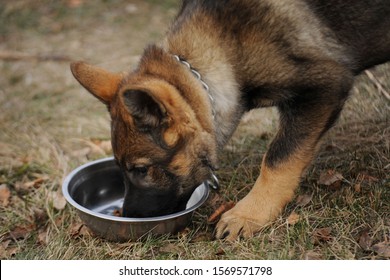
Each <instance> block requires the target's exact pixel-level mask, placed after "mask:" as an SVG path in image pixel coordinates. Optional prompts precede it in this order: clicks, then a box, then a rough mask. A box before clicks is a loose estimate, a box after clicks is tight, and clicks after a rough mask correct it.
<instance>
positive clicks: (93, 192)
mask: <svg viewBox="0 0 390 280" xmlns="http://www.w3.org/2000/svg"><path fill="white" fill-rule="evenodd" d="M124 191H125V186H124V184H123V180H122V175H121V172H120V169H119V167H118V166H117V164H116V163H115V161H114V159H113V158H112V157H110V158H105V159H100V160H97V161H93V162H90V163H87V164H84V165H82V166H80V167H78V168H77V169H75V170H74V171H72V172H71V173H70V174H69V175H68V176H67V177H66V178H65V180H64V183H63V184H62V192H63V194H64V196H65V198H66V200H67V201H68V203H69V204H71V205H72V206H73V207H75V208H76V209H77V211H78V214H79V216H80V218H81V220H82V221H83V222H84V223H85V224H86V225H87V226H88V227H89V228H90V229H91V230H92V231H93V232H94V233H96V234H97V235H99V236H101V237H103V238H106V239H108V240H112V241H127V240H136V239H139V238H140V237H143V236H145V235H146V234H148V233H152V234H155V235H163V234H168V233H177V232H178V231H180V230H182V229H183V228H184V227H185V226H186V225H187V224H188V223H189V221H190V219H191V217H192V214H193V212H194V210H195V209H197V208H198V207H199V206H201V205H202V204H203V203H204V202H205V201H206V199H207V197H208V195H209V187H208V186H207V183H205V184H201V185H200V186H199V187H198V188H196V189H195V191H194V193H193V194H192V196H191V198H190V199H189V201H188V203H187V207H186V209H185V210H183V211H180V212H178V213H174V214H170V215H165V216H159V217H148V218H125V217H117V216H114V213H115V212H116V211H118V210H119V209H121V208H122V204H123V200H124Z"/></svg>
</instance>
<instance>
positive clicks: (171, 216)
mask: <svg viewBox="0 0 390 280" xmlns="http://www.w3.org/2000/svg"><path fill="white" fill-rule="evenodd" d="M113 160H114V157H107V158H102V159H98V160H94V161H90V162H87V163H85V164H83V165H81V166H79V167H77V168H76V169H74V170H73V171H71V172H70V173H69V174H68V175H67V176H66V177H65V179H64V181H63V183H62V194H63V195H64V197H65V199H66V201H67V202H68V203H69V204H71V205H72V206H73V207H74V208H76V209H77V210H78V211H81V212H83V213H86V214H88V215H91V216H94V217H96V218H100V219H104V220H109V221H116V222H125V223H143V222H161V221H166V220H170V219H174V218H178V217H180V216H184V215H186V214H189V213H191V212H193V211H194V210H195V209H197V208H199V207H200V206H201V205H202V204H203V203H204V202H205V201H206V200H207V198H208V196H209V193H210V189H209V186H208V184H207V182H203V183H202V184H200V185H199V186H198V187H197V188H199V187H201V186H203V187H204V188H205V191H204V193H203V194H202V197H201V199H200V200H199V201H198V202H197V203H195V204H194V205H193V206H191V207H190V208H187V209H184V210H182V211H180V212H177V213H173V214H169V215H163V216H157V217H147V218H128V217H116V216H110V215H106V214H101V213H98V212H94V211H92V210H90V209H88V208H86V207H84V206H82V205H80V204H78V203H77V202H76V201H75V200H74V199H73V198H72V196H71V195H70V193H69V183H70V181H71V180H72V179H73V177H74V176H75V175H76V174H77V173H79V172H80V171H81V170H83V169H85V168H87V167H90V166H92V165H96V164H99V163H103V162H108V161H113ZM197 188H196V189H197ZM196 189H195V190H196ZM195 190H194V191H195Z"/></svg>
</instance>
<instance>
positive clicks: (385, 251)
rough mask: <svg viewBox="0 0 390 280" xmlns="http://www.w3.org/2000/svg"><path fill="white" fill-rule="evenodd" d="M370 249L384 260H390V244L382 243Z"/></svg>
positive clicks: (387, 242)
mask: <svg viewBox="0 0 390 280" xmlns="http://www.w3.org/2000/svg"><path fill="white" fill-rule="evenodd" d="M371 249H372V250H373V251H374V252H375V253H377V254H378V255H379V256H381V257H384V258H390V242H389V241H383V242H381V243H377V244H375V245H373V246H372V247H371Z"/></svg>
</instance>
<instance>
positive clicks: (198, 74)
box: [173, 55, 215, 119]
mask: <svg viewBox="0 0 390 280" xmlns="http://www.w3.org/2000/svg"><path fill="white" fill-rule="evenodd" d="M173 57H174V58H175V59H176V60H177V61H179V62H180V63H181V64H183V65H185V66H186V67H187V68H188V69H189V70H190V71H191V73H192V74H193V75H194V76H195V78H197V79H198V80H199V82H200V83H201V84H202V86H203V88H204V90H205V91H206V92H207V95H208V97H209V100H210V103H211V113H212V116H213V119H215V99H214V97H213V96H212V95H211V94H210V88H209V86H208V85H207V84H206V83H205V81H203V79H202V75H200V73H199V72H198V71H196V70H195V69H194V68H192V66H191V64H189V63H188V62H187V61H186V60H184V59H182V58H180V57H179V56H178V55H173Z"/></svg>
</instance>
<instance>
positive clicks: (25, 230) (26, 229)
mask: <svg viewBox="0 0 390 280" xmlns="http://www.w3.org/2000/svg"><path fill="white" fill-rule="evenodd" d="M35 229H36V226H35V224H28V225H23V226H16V227H15V228H14V229H13V230H11V231H10V232H9V233H8V234H7V235H6V236H5V238H4V239H5V240H22V239H26V238H27V237H28V236H29V235H30V233H31V232H33V231H34V230H35Z"/></svg>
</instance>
